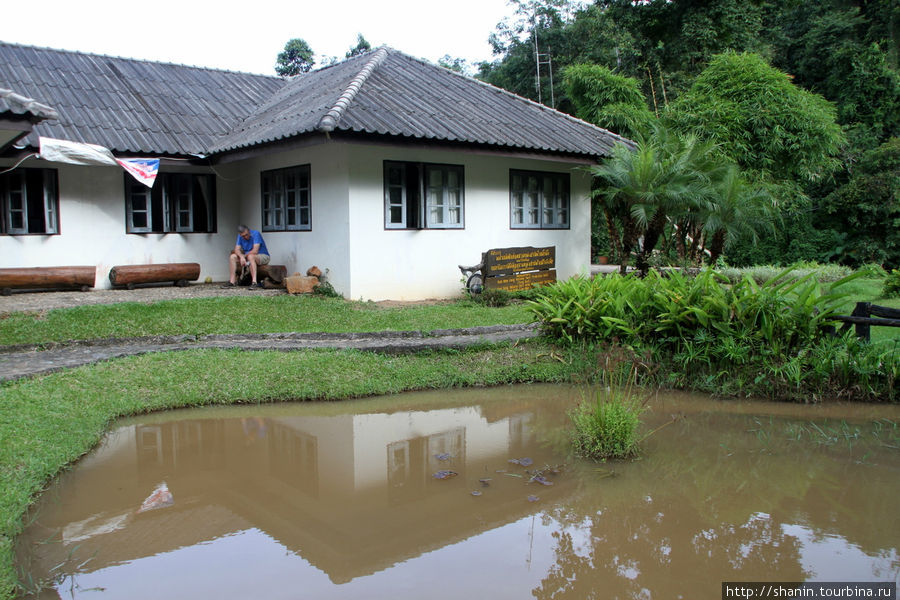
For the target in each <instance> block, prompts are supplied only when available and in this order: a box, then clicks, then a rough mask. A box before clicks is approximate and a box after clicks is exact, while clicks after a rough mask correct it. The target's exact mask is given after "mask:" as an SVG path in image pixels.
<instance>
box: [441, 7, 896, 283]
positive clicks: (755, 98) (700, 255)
mask: <svg viewBox="0 0 900 600" xmlns="http://www.w3.org/2000/svg"><path fill="white" fill-rule="evenodd" d="M513 3H514V5H515V7H516V13H515V16H514V17H512V18H510V19H507V20H505V21H504V22H502V23H500V24H498V26H497V28H496V30H495V32H494V33H493V34H492V35H491V38H490V41H491V44H492V46H493V49H494V53H495V56H496V57H497V58H496V60H494V61H493V62H490V63H483V64H481V65H479V67H478V73H477V77H479V78H481V79H483V80H485V81H487V82H489V83H492V84H494V85H497V86H500V87H503V88H506V89H508V90H511V91H513V92H515V93H517V94H520V95H522V96H525V97H528V98H531V99H533V100H535V101H537V102H541V103H543V104H546V105H548V106H552V107H554V108H557V109H559V110H562V111H565V112H568V113H571V114H573V115H576V116H578V117H580V118H583V119H585V120H588V121H591V122H593V123H596V124H598V125H600V126H602V127H604V128H606V129H609V130H611V131H614V132H616V133H619V134H621V135H622V136H624V137H625V138H627V139H629V140H633V141H634V144H633V145H630V146H622V147H621V148H620V149H619V150H618V151H617V152H616V153H615V155H614V156H613V157H611V158H610V159H609V160H607V161H605V162H604V163H603V164H602V165H599V166H597V167H595V168H594V169H593V171H594V175H595V182H596V184H595V188H596V192H595V195H594V211H593V212H594V216H593V219H594V227H593V231H594V236H593V243H594V252H596V253H598V254H604V255H609V256H610V257H611V259H612V260H622V259H625V260H626V261H628V260H633V261H636V262H637V263H638V265H639V266H643V267H646V266H648V265H650V264H654V263H655V262H657V263H662V262H666V263H672V264H678V263H682V264H683V263H687V262H694V263H696V262H698V261H700V260H705V261H707V262H715V261H716V260H722V259H726V260H727V261H728V263H730V264H733V265H747V264H763V263H768V264H786V263H792V262H794V261H798V260H809V261H818V262H840V263H843V264H847V265H851V266H859V265H861V264H866V263H877V264H880V265H882V266H884V267H886V268H897V267H900V199H898V198H900V139H898V136H900V70H898V54H900V52H898V46H900V44H898V41H900V39H898V36H900V32H898V30H897V28H898V22H900V2H897V0H816V1H810V0H639V1H633V0H598V1H597V2H595V3H594V4H591V5H585V4H584V3H574V2H570V1H569V0H513ZM442 62H443V61H442ZM447 66H450V67H451V68H452V67H454V66H459V65H458V61H457V64H454V63H453V61H452V60H449V57H448V65H447Z"/></svg>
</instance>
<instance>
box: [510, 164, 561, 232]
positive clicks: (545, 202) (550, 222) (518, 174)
mask: <svg viewBox="0 0 900 600" xmlns="http://www.w3.org/2000/svg"><path fill="white" fill-rule="evenodd" d="M509 224H510V227H511V228H512V229H568V228H569V174H568V173H552V172H545V171H517V170H512V169H511V170H510V172H509Z"/></svg>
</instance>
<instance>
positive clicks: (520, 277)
mask: <svg viewBox="0 0 900 600" xmlns="http://www.w3.org/2000/svg"><path fill="white" fill-rule="evenodd" d="M554 282H556V269H547V270H544V271H529V272H527V273H513V274H511V275H500V276H498V277H488V278H487V279H485V280H484V287H485V288H487V289H491V290H505V291H507V292H524V291H527V290H530V289H531V288H533V287H534V286H536V285H546V284H548V283H554Z"/></svg>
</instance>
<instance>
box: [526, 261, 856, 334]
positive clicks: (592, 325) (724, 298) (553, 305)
mask: <svg viewBox="0 0 900 600" xmlns="http://www.w3.org/2000/svg"><path fill="white" fill-rule="evenodd" d="M852 277H855V276H852V275H851V276H850V278H852ZM846 280H849V278H846ZM842 281H844V280H842ZM840 283H841V282H840V281H839V282H837V283H836V284H834V285H833V286H832V287H833V288H834V287H837V286H838V285H839V284H840ZM840 299H841V296H840V295H839V294H835V293H830V294H824V293H823V292H822V290H821V286H820V284H819V282H818V281H816V279H815V278H814V277H813V274H812V273H810V274H807V275H805V276H803V277H795V276H792V275H791V269H787V270H783V271H782V272H781V273H779V274H777V275H776V276H774V277H773V278H771V279H770V280H769V281H767V282H766V283H764V284H762V285H760V284H757V283H756V281H754V279H752V278H751V277H750V276H748V275H745V276H744V277H743V278H742V279H741V280H740V281H738V282H737V283H735V284H733V285H729V281H728V280H727V279H726V278H725V277H724V276H722V275H720V274H719V273H716V272H715V271H713V270H709V269H707V270H704V271H701V272H700V274H699V275H698V276H697V277H688V276H686V275H683V274H681V273H679V272H677V271H673V272H670V273H668V274H667V276H666V277H663V276H662V275H660V274H658V273H656V272H651V273H650V274H649V275H648V276H647V277H646V278H643V279H641V278H639V277H637V276H636V275H625V276H622V275H618V274H614V275H609V276H606V277H598V278H594V279H587V278H584V277H577V278H573V279H569V280H567V281H563V282H558V283H557V284H555V285H553V286H548V287H547V288H544V292H543V293H542V294H541V295H540V296H539V297H538V298H536V299H535V300H533V301H530V302H528V303H527V304H528V308H529V310H531V311H532V312H533V313H534V314H535V316H536V317H537V319H538V321H540V323H541V325H542V327H543V328H544V331H545V332H547V333H548V334H549V335H551V336H553V337H556V338H559V339H560V340H563V341H565V342H569V343H571V342H574V341H575V340H580V339H586V340H611V339H614V338H617V339H619V340H621V341H622V342H624V343H626V344H632V345H634V344H650V345H653V346H655V347H657V348H660V349H666V350H668V351H672V352H679V351H682V350H684V349H685V346H686V345H687V344H690V343H691V342H692V341H694V340H697V339H699V341H706V342H709V341H714V340H728V339H735V340H741V343H742V344H745V345H749V346H751V347H752V348H753V349H754V350H760V351H774V352H784V351H788V350H792V349H796V348H800V347H803V346H804V345H806V344H807V343H809V342H810V341H812V340H814V339H816V338H818V337H820V336H821V335H822V334H823V333H824V331H825V327H826V326H828V325H830V324H832V323H833V319H832V318H831V317H832V316H833V315H834V314H836V310H837V307H838V306H839V303H840Z"/></svg>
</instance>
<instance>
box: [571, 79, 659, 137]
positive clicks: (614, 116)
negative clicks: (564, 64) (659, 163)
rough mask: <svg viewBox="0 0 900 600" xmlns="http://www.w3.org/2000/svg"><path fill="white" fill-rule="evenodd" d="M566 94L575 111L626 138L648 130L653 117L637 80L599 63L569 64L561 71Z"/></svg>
mask: <svg viewBox="0 0 900 600" xmlns="http://www.w3.org/2000/svg"><path fill="white" fill-rule="evenodd" d="M563 82H564V84H565V90H566V95H567V96H568V98H569V100H570V101H571V102H572V104H573V105H574V106H575V109H576V113H575V114H576V115H578V117H579V118H581V119H584V120H585V121H588V122H590V123H594V124H595V125H599V126H600V127H603V128H606V129H609V130H610V131H614V132H615V133H618V134H619V135H622V136H625V137H627V138H634V137H636V136H638V135H641V134H644V133H647V132H648V131H649V130H650V127H651V123H653V122H654V121H656V117H655V116H654V115H653V113H652V112H651V111H650V109H649V108H648V107H647V101H646V99H645V98H644V94H643V93H642V92H641V89H640V82H639V81H638V80H637V79H634V78H631V77H625V76H623V75H617V74H615V73H613V72H612V71H611V70H610V69H608V68H606V67H604V66H602V65H585V64H582V65H572V66H571V67H568V68H567V69H566V70H565V71H564V73H563Z"/></svg>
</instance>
